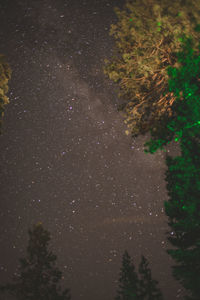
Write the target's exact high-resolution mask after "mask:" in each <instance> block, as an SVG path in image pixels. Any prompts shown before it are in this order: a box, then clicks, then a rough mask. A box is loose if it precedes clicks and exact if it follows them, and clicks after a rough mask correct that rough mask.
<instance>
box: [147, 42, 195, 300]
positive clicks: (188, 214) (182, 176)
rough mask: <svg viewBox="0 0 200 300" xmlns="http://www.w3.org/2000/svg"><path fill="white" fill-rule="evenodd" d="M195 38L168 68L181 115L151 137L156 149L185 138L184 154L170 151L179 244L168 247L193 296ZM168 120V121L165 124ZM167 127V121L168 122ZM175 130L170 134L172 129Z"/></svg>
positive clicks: (171, 205) (174, 236)
mask: <svg viewBox="0 0 200 300" xmlns="http://www.w3.org/2000/svg"><path fill="white" fill-rule="evenodd" d="M192 46H193V42H192V39H191V38H186V37H184V39H183V51H180V52H178V55H177V56H178V59H179V61H180V62H181V63H182V66H181V67H180V68H179V69H178V68H172V67H169V68H168V74H169V76H170V78H171V79H170V80H169V91H173V92H174V95H176V100H175V101H174V103H173V110H174V111H175V112H176V115H177V117H176V118H172V119H171V120H170V122H168V123H166V124H165V130H163V131H162V130H161V131H160V134H161V135H160V139H154V140H151V141H150V142H148V143H147V144H148V145H149V150H148V151H147V152H149V153H154V152H155V151H156V150H157V149H159V148H160V149H162V147H163V145H166V143H169V142H170V141H171V139H172V137H173V136H174V135H176V137H175V140H176V141H178V140H180V148H181V156H177V157H175V158H171V157H170V156H168V155H167V156H166V164H167V167H168V170H167V171H166V173H165V174H166V182H167V190H168V195H169V201H168V202H165V212H166V215H167V216H168V217H169V223H168V224H169V226H170V227H171V230H170V232H168V239H169V241H170V242H171V244H172V245H173V246H174V249H169V250H168V251H167V252H168V253H169V254H170V255H171V256H172V258H173V259H174V260H175V261H176V265H175V266H173V275H174V277H175V278H176V279H177V280H179V282H180V283H181V284H182V285H183V287H184V288H185V289H186V290H187V292H188V295H187V296H186V298H185V299H187V300H198V299H199V295H200V143H199V142H200V83H199V78H200V55H199V51H200V44H199V51H197V52H195V51H194V49H192ZM163 125H164V124H163ZM163 128H164V126H163ZM169 132H171V133H172V136H171V138H170V139H168V138H167V134H168V133H169Z"/></svg>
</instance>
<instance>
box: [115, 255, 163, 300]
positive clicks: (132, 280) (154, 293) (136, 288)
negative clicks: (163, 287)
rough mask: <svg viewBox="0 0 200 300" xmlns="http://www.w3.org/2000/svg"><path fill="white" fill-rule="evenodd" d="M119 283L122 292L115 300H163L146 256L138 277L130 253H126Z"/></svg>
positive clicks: (143, 258) (142, 261)
mask: <svg viewBox="0 0 200 300" xmlns="http://www.w3.org/2000/svg"><path fill="white" fill-rule="evenodd" d="M119 282H120V290H119V291H118V295H117V297H116V298H115V300H163V297H162V294H161V292H160V290H159V289H158V287H157V284H158V282H157V281H156V280H153V279H152V278H151V270H150V269H149V268H148V262H147V259H146V258H145V257H144V256H142V259H141V262H140V265H139V275H137V273H136V271H135V266H134V265H133V263H132V262H131V258H130V256H129V254H128V252H127V251H125V252H124V255H123V259H122V268H121V272H120V279H119Z"/></svg>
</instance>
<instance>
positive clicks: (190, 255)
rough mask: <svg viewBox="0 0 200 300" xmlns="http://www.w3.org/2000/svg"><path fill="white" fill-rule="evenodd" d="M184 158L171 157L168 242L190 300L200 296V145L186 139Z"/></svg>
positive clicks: (182, 146)
mask: <svg viewBox="0 0 200 300" xmlns="http://www.w3.org/2000/svg"><path fill="white" fill-rule="evenodd" d="M181 152H182V156H180V157H175V158H171V157H170V156H167V159H166V161H167V166H168V170H167V171H166V182H167V190H168V195H169V197H170V198H169V200H168V201H166V202H165V213H166V215H167V216H168V217H169V222H168V225H169V226H170V231H169V232H168V240H169V241H170V243H171V244H172V245H173V246H174V249H168V250H167V252H168V254H170V255H171V257H172V258H173V259H174V260H175V262H176V265H175V266H173V275H174V277H175V278H176V279H177V280H178V281H179V282H180V283H181V284H182V286H183V287H184V288H185V289H186V290H187V292H188V295H187V296H186V298H185V299H187V300H198V299H199V295H200V176H199V174H200V168H199V166H200V144H199V141H197V140H195V139H194V138H189V137H188V138H187V139H182V142H181Z"/></svg>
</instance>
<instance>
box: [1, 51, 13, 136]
mask: <svg viewBox="0 0 200 300" xmlns="http://www.w3.org/2000/svg"><path fill="white" fill-rule="evenodd" d="M11 74H12V71H11V69H10V67H9V65H8V63H6V61H5V56H4V55H2V54H0V134H1V133H2V120H1V119H2V117H3V116H4V111H5V107H4V106H5V105H7V104H8V103H9V99H8V97H7V96H6V94H7V92H8V81H9V80H10V79H11Z"/></svg>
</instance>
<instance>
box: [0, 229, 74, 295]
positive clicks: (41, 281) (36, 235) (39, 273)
mask: <svg viewBox="0 0 200 300" xmlns="http://www.w3.org/2000/svg"><path fill="white" fill-rule="evenodd" d="M28 233H29V243H28V247H27V257H26V258H21V259H20V268H19V271H20V276H19V277H18V278H14V283H9V284H6V285H4V286H1V289H0V290H1V292H2V293H4V292H9V293H10V294H11V295H13V296H15V299H16V300H70V299H71V296H70V295H69V289H66V290H64V291H63V292H61V287H60V286H58V284H59V281H60V279H61V277H62V272H60V271H59V270H58V269H57V268H56V267H55V261H56V256H55V255H54V254H53V253H52V252H51V251H48V249H47V247H48V243H49V241H50V234H49V232H48V231H46V230H44V229H43V226H42V224H41V223H38V224H36V225H34V227H33V230H28Z"/></svg>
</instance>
